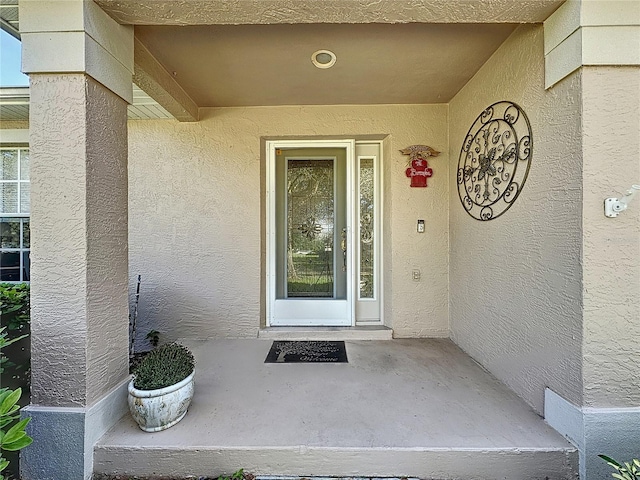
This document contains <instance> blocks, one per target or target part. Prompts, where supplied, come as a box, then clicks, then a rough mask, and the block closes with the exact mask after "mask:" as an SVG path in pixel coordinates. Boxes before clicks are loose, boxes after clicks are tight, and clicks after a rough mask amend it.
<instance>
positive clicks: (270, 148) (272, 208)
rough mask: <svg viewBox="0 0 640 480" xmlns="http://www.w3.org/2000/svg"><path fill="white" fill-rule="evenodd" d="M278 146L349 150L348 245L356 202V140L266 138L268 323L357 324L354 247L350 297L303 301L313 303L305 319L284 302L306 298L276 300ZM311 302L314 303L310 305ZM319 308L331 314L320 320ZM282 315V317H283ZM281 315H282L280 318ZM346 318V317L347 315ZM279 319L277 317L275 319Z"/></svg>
mask: <svg viewBox="0 0 640 480" xmlns="http://www.w3.org/2000/svg"><path fill="white" fill-rule="evenodd" d="M278 148H344V149H345V150H346V163H347V172H346V173H347V175H346V176H347V178H346V181H347V192H346V203H347V205H346V209H347V242H348V245H354V238H355V229H354V228H353V227H352V226H351V225H350V221H349V220H350V218H349V217H351V216H352V215H353V214H352V212H353V208H354V207H353V202H354V198H355V197H354V195H355V191H354V188H355V187H354V185H353V164H354V155H355V140H352V139H347V140H267V141H266V150H267V152H266V158H267V168H266V177H267V178H266V180H267V188H266V202H265V203H266V216H267V232H266V242H265V243H266V254H267V261H266V281H267V288H266V289H265V290H266V299H265V301H266V314H267V318H266V325H267V327H271V326H283V325H293V324H295V325H318V326H320V325H329V326H353V325H354V324H355V323H354V322H355V304H354V269H353V268H352V266H353V262H354V255H353V248H348V249H347V266H348V268H347V272H348V275H347V279H346V281H347V292H346V295H347V298H346V300H328V299H317V300H304V302H305V305H312V307H311V308H308V309H307V315H306V316H304V317H303V318H296V319H291V318H287V312H286V311H284V310H283V308H284V307H283V305H284V302H286V303H288V304H292V305H294V304H296V303H298V302H302V301H303V300H295V299H286V300H282V299H277V298H276V282H277V278H276V255H275V248H276V231H277V228H276V224H275V218H276V155H275V152H276V149H278ZM309 302H313V304H310V303H309ZM318 309H322V310H323V311H325V312H326V313H327V314H328V318H326V319H324V318H322V319H320V318H318V316H317V312H318ZM281 316H282V317H281ZM279 317H281V318H279ZM345 317H346V318H345ZM276 318H278V320H276Z"/></svg>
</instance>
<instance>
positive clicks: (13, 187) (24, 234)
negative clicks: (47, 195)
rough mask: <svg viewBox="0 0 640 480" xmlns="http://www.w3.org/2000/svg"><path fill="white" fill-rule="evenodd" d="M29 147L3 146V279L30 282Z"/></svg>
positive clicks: (0, 233)
mask: <svg viewBox="0 0 640 480" xmlns="http://www.w3.org/2000/svg"><path fill="white" fill-rule="evenodd" d="M30 187H31V185H30V183H29V149H28V148H0V281H1V282H28V281H29V278H30V274H29V270H30V264H29V251H30V232H29V212H30V200H29V198H30V193H31V189H30Z"/></svg>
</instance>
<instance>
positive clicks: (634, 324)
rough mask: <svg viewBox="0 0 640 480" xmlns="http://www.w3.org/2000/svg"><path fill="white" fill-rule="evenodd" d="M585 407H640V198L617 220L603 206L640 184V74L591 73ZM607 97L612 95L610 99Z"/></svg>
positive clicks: (586, 123)
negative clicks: (604, 203) (639, 341)
mask: <svg viewBox="0 0 640 480" xmlns="http://www.w3.org/2000/svg"><path fill="white" fill-rule="evenodd" d="M582 83H583V129H584V137H583V148H584V153H583V156H584V177H583V188H584V208H583V212H582V221H583V224H584V237H583V251H584V260H583V263H584V347H583V350H584V352H583V354H584V367H583V368H584V371H583V376H584V404H585V406H589V407H613V406H616V407H633V406H638V405H640V377H639V376H638V366H639V365H640V344H639V343H638V341H637V339H638V338H639V337H640V198H637V197H636V198H635V199H634V200H633V202H632V203H631V204H630V205H629V208H628V210H627V211H625V212H623V213H621V214H620V216H618V217H617V218H615V219H611V218H606V217H605V216H604V214H603V206H602V202H603V200H604V199H605V198H607V197H618V198H619V197H620V196H622V194H624V192H625V191H626V190H628V189H629V187H630V186H631V184H632V183H633V184H640V67H585V68H584V69H583V71H582ZM603 93H605V94H603Z"/></svg>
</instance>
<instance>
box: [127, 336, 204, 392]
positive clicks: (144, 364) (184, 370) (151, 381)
mask: <svg viewBox="0 0 640 480" xmlns="http://www.w3.org/2000/svg"><path fill="white" fill-rule="evenodd" d="M194 367H195V360H194V358H193V354H192V353H191V352H190V351H189V349H188V348H187V347H185V346H184V345H179V344H177V343H169V344H167V345H162V346H161V347H158V348H156V349H155V350H151V351H150V352H149V353H148V354H147V356H145V357H144V358H143V359H142V361H141V362H140V364H139V365H138V366H137V367H136V369H135V371H134V372H133V375H134V378H133V386H134V387H135V388H137V389H138V390H156V389H158V388H165V387H168V386H170V385H174V384H176V383H178V382H180V381H182V380H184V379H185V378H187V377H188V376H189V375H190V374H191V372H193V369H194Z"/></svg>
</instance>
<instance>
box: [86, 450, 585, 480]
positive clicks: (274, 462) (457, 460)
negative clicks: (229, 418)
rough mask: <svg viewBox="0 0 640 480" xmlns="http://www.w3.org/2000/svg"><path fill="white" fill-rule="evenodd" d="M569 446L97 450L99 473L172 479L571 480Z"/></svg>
mask: <svg viewBox="0 0 640 480" xmlns="http://www.w3.org/2000/svg"><path fill="white" fill-rule="evenodd" d="M577 462H578V455H577V452H576V451H575V449H550V450H544V449H501V448H494V449H456V448H453V447H452V448H430V449H426V448H404V449H399V448H315V447H308V446H292V447H277V448H274V447H264V448H261V447H255V446H252V447H240V446H236V447H202V448H200V447H191V448H146V447H140V448H130V447H128V448H120V447H117V446H108V447H107V446H98V447H97V448H96V450H95V455H94V471H95V472H97V473H101V474H110V475H117V474H125V473H126V474H128V475H135V476H142V477H144V476H154V475H170V476H173V477H187V476H189V475H193V476H195V477H198V476H210V477H214V476H218V475H223V474H225V475H228V474H229V472H234V471H236V470H238V469H239V468H243V469H244V471H245V472H251V473H254V474H256V475H258V476H259V477H262V476H264V475H268V476H267V477H264V478H265V480H271V479H272V478H274V477H273V476H277V477H278V478H282V477H283V476H287V477H289V476H291V477H293V480H295V479H297V478H298V477H305V478H308V477H309V476H318V475H321V476H322V477H349V478H352V477H366V478H372V477H393V478H399V477H416V478H422V479H425V478H429V479H458V480H464V479H469V480H471V479H474V480H478V479H487V480H489V479H491V480H493V479H496V480H497V479H509V480H534V479H535V480H539V479H547V480H575V478H576V472H577Z"/></svg>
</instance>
